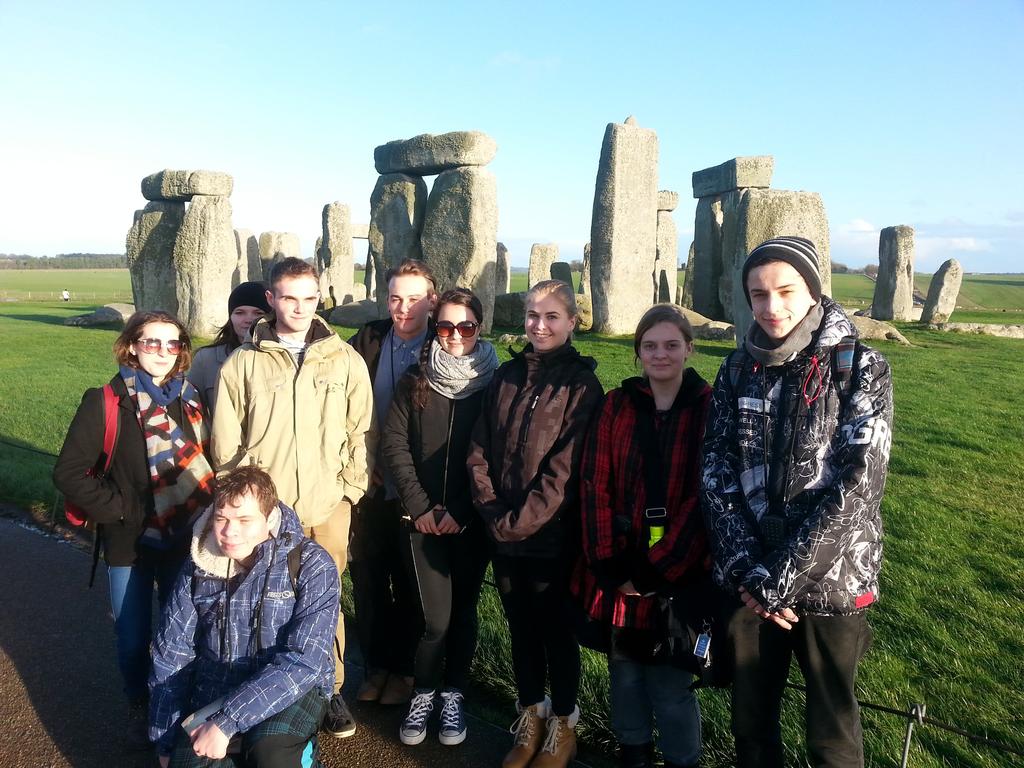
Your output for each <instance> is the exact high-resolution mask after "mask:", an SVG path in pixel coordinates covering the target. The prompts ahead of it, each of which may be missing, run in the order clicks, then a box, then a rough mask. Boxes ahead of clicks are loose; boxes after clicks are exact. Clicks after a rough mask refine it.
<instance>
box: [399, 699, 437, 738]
mask: <svg viewBox="0 0 1024 768" xmlns="http://www.w3.org/2000/svg"><path fill="white" fill-rule="evenodd" d="M433 711H434V692H433V691H417V692H416V693H415V694H414V695H413V697H412V701H411V702H410V703H409V714H407V715H406V716H405V720H403V721H402V727H401V728H399V730H398V738H399V739H401V740H402V743H403V744H408V745H410V746H414V745H416V744H419V743H421V742H422V741H423V740H424V739H425V738H426V737H427V721H428V720H430V713H431V712H433Z"/></svg>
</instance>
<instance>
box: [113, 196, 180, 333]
mask: <svg viewBox="0 0 1024 768" xmlns="http://www.w3.org/2000/svg"><path fill="white" fill-rule="evenodd" d="M184 218H185V204H184V203H174V202H152V203H146V207H145V208H143V209H142V210H141V211H136V212H135V220H134V223H133V224H132V227H131V229H130V230H128V237H127V238H126V240H125V252H126V253H127V256H128V271H129V273H130V274H131V278H132V302H133V303H134V304H135V306H136V307H137V308H138V309H139V310H147V309H162V310H164V311H166V312H171V313H172V314H177V312H178V297H177V294H176V293H175V291H174V281H175V274H174V260H173V259H174V241H175V240H176V239H177V237H178V232H179V231H180V229H181V223H182V221H183V220H184Z"/></svg>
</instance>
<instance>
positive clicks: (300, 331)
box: [213, 258, 373, 738]
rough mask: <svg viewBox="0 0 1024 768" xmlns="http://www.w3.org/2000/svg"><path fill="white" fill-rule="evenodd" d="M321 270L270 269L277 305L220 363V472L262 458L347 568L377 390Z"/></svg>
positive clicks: (341, 707)
mask: <svg viewBox="0 0 1024 768" xmlns="http://www.w3.org/2000/svg"><path fill="white" fill-rule="evenodd" d="M318 284H319V281H318V277H317V273H316V270H315V269H314V268H313V267H312V266H310V265H309V264H307V263H306V262H304V261H302V260H301V259H296V258H287V259H284V260H283V261H281V262H279V263H278V264H276V265H275V266H274V269H273V270H272V271H271V273H270V290H269V291H267V302H268V303H269V304H270V307H271V309H272V310H273V311H272V313H271V314H269V315H266V316H265V317H264V318H263V319H261V320H260V321H259V322H257V323H256V324H255V325H253V327H252V331H251V334H252V338H251V340H249V341H247V342H246V343H245V344H243V345H242V346H241V347H239V348H238V349H237V350H236V351H235V352H234V354H232V355H231V357H229V358H228V360H227V362H225V363H224V366H223V367H222V368H221V371H220V379H219V382H218V385H217V409H216V412H215V413H214V421H213V460H214V464H215V466H216V468H217V470H218V472H225V471H227V470H230V469H234V468H235V467H237V466H244V465H249V464H255V465H257V466H260V467H262V468H263V469H265V470H266V471H267V472H268V473H269V474H270V476H271V477H272V478H273V480H274V483H275V485H276V486H277V491H278V495H279V496H280V499H281V501H283V502H284V503H285V504H287V505H288V506H290V507H292V508H293V509H294V510H295V512H296V513H297V514H298V516H299V522H300V523H301V524H302V529H303V532H304V533H305V534H306V535H307V536H309V537H310V538H312V539H313V540H314V541H316V542H317V543H318V544H320V545H321V546H322V547H323V548H324V549H326V550H327V551H328V552H329V553H330V555H331V557H332V558H334V563H335V565H336V566H337V568H338V577H339V578H340V577H341V574H342V572H343V571H344V570H345V566H346V563H347V562H348V534H349V523H350V521H351V516H352V505H353V504H355V503H356V502H357V501H359V499H360V498H361V497H362V495H363V493H365V491H366V488H367V485H368V467H367V451H366V433H367V431H368V430H369V428H370V422H371V419H372V414H373V390H372V387H371V385H370V377H369V374H368V373H367V370H366V364H365V363H364V362H363V359H362V358H361V357H360V356H359V355H358V354H356V352H355V351H354V350H353V349H352V347H350V346H349V345H348V344H346V343H345V342H344V341H342V340H341V338H340V337H339V336H338V335H337V334H336V333H335V332H334V331H333V329H331V327H330V326H329V325H328V324H327V323H325V322H324V321H323V320H321V319H320V318H319V317H318V316H317V314H316V308H317V302H318V301H319V298H320V291H319V287H318ZM344 651H345V628H344V619H343V618H341V617H339V620H338V627H337V631H336V633H335V642H334V652H335V659H334V667H335V681H334V691H335V692H334V696H333V697H332V699H331V703H330V707H329V708H328V710H327V715H326V717H325V718H324V728H325V730H327V731H328V732H329V733H331V734H333V735H335V736H338V737H339V738H344V737H346V736H351V735H352V734H354V733H355V731H356V723H355V720H354V719H353V717H352V715H351V713H350V712H349V710H348V707H347V706H346V705H345V701H344V699H342V697H341V686H342V683H343V682H344V680H345V665H344V660H343V655H344Z"/></svg>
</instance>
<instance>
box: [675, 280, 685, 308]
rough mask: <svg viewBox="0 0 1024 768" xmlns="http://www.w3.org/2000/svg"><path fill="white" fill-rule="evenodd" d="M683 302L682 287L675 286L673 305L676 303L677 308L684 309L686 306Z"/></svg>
mask: <svg viewBox="0 0 1024 768" xmlns="http://www.w3.org/2000/svg"><path fill="white" fill-rule="evenodd" d="M685 301H686V293H685V290H684V288H683V286H681V285H677V286H676V300H675V303H676V305H677V306H680V307H685V306H686V304H685V303H684V302H685Z"/></svg>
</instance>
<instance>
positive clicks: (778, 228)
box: [694, 189, 832, 340]
mask: <svg viewBox="0 0 1024 768" xmlns="http://www.w3.org/2000/svg"><path fill="white" fill-rule="evenodd" d="M733 194H738V195H739V206H738V209H737V212H736V216H737V224H736V226H726V227H724V233H723V234H724V237H723V241H722V252H723V259H724V260H725V261H724V263H725V264H726V265H727V266H728V268H727V269H723V273H722V284H721V286H720V290H719V295H720V296H722V297H723V299H724V300H725V301H727V302H728V304H727V305H726V306H725V310H726V314H727V319H729V320H731V322H732V323H733V324H734V325H735V328H736V339H737V340H741V339H742V338H743V336H744V334H746V332H747V328H748V327H749V326H750V323H751V322H752V320H753V318H752V316H751V313H750V307H749V306H748V305H747V299H746V293H745V292H744V290H743V281H742V271H743V262H744V261H746V259H747V256H748V254H749V253H750V252H751V251H752V250H753V249H754V248H756V247H757V246H759V245H760V244H761V243H763V242H764V241H765V240H770V239H771V238H773V237H782V236H795V237H804V238H807V239H808V240H810V241H811V242H812V243H814V245H815V248H816V249H817V251H818V269H819V272H820V274H821V290H822V293H824V294H825V295H829V296H830V295H831V294H832V259H831V256H830V251H829V236H828V217H827V216H826V215H825V204H824V203H823V202H822V200H821V195H819V194H818V193H817V192H790V191H786V190H781V189H744V190H741V191H740V192H739V193H733ZM694 309H697V311H698V312H700V309H698V308H697V307H694ZM702 314H703V313H702Z"/></svg>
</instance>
